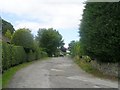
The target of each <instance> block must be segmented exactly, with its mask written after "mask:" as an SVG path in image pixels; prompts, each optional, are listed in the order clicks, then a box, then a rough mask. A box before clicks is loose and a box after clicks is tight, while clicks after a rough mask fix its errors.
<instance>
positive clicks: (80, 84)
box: [8, 57, 118, 88]
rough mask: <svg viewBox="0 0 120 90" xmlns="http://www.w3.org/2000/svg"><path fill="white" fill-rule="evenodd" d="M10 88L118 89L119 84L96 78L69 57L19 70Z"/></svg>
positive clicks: (54, 59) (38, 62)
mask: <svg viewBox="0 0 120 90" xmlns="http://www.w3.org/2000/svg"><path fill="white" fill-rule="evenodd" d="M8 88H118V82H117V81H110V80H103V79H99V78H96V77H94V76H92V75H90V74H88V73H86V72H85V71H83V70H82V69H80V68H79V67H78V66H77V65H76V64H75V63H74V62H73V61H72V60H71V59H70V58H69V57H57V58H50V60H43V61H36V62H35V63H33V64H31V65H29V66H27V67H25V68H23V69H21V70H19V71H18V72H17V73H16V74H15V75H14V76H13V79H12V80H11V82H10V84H9V86H8Z"/></svg>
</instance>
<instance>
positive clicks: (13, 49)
mask: <svg viewBox="0 0 120 90" xmlns="http://www.w3.org/2000/svg"><path fill="white" fill-rule="evenodd" d="M1 46H2V70H3V72H4V70H7V69H9V68H10V67H13V66H16V65H18V64H21V63H24V62H29V61H33V60H37V59H40V58H43V57H47V53H46V52H44V51H42V50H41V49H36V50H35V51H32V50H30V51H29V52H28V53H26V52H25V50H24V48H23V47H22V46H14V45H11V44H7V43H5V42H3V43H2V45H1Z"/></svg>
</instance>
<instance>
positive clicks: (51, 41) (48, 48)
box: [36, 28, 63, 56]
mask: <svg viewBox="0 0 120 90" xmlns="http://www.w3.org/2000/svg"><path fill="white" fill-rule="evenodd" d="M36 40H37V41H38V42H39V46H40V47H42V48H43V49H44V51H45V52H47V54H48V55H49V56H52V55H53V54H54V53H55V52H56V50H57V48H59V47H60V46H61V45H63V41H62V36H61V35H60V34H59V32H58V31H56V30H54V29H53V28H49V29H39V31H38V35H37V37H36Z"/></svg>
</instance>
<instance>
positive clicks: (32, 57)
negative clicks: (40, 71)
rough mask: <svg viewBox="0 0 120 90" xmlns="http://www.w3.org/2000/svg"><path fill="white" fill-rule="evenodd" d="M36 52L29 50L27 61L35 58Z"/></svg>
mask: <svg viewBox="0 0 120 90" xmlns="http://www.w3.org/2000/svg"><path fill="white" fill-rule="evenodd" d="M36 54H37V53H36V52H33V51H32V50H30V52H29V53H28V54H27V61H33V60H35V59H36Z"/></svg>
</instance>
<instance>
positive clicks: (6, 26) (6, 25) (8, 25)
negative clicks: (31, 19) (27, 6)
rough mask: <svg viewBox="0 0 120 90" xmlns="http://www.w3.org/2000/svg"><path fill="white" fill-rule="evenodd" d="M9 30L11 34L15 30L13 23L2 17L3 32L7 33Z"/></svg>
mask: <svg viewBox="0 0 120 90" xmlns="http://www.w3.org/2000/svg"><path fill="white" fill-rule="evenodd" d="M7 30H9V31H10V32H11V34H13V32H14V31H15V29H14V28H13V25H12V24H11V23H9V22H7V21H5V20H3V19H2V34H3V35H5V33H6V32H7Z"/></svg>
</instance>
